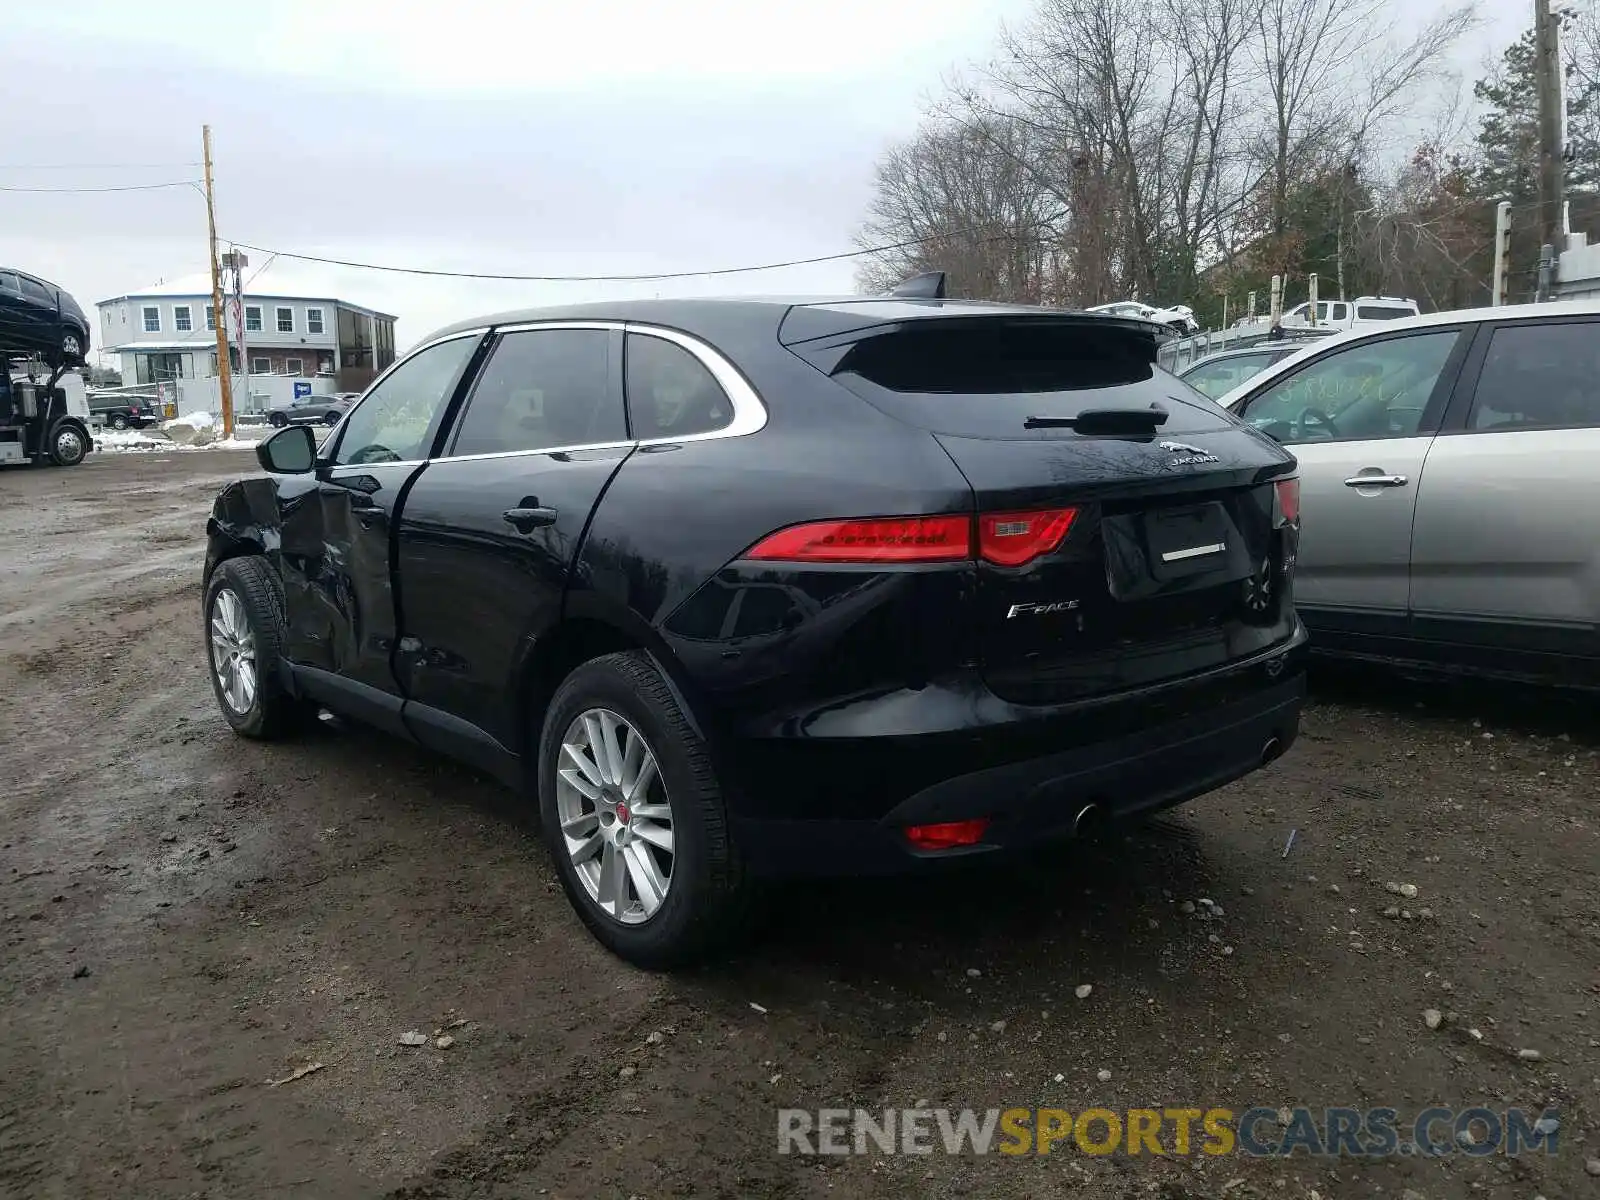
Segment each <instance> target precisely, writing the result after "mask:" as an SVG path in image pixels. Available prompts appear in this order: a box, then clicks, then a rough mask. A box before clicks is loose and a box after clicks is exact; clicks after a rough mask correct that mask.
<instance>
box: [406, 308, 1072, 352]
mask: <svg viewBox="0 0 1600 1200" xmlns="http://www.w3.org/2000/svg"><path fill="white" fill-rule="evenodd" d="M797 311H798V312H803V313H804V315H805V317H806V319H805V320H804V321H803V322H801V323H800V327H799V332H801V333H803V334H804V335H805V336H816V337H821V336H826V335H828V334H832V333H843V332H847V331H849V330H850V329H858V328H862V327H864V326H869V325H879V324H888V323H891V322H900V321H908V320H916V319H921V318H928V317H935V316H945V317H949V316H979V315H995V314H1000V315H1005V314H1011V315H1016V316H1070V315H1082V313H1083V312H1085V311H1086V310H1081V309H1080V310H1070V309H1060V308H1044V307H1040V306H1036V305H1026V304H1003V303H999V302H995V301H988V300H917V299H907V298H902V297H898V296H743V297H740V296H729V297H705V298H693V299H672V300H602V301H594V302H590V303H587V304H567V305H560V306H552V307H545V308H521V309H512V310H510V311H507V312H498V313H491V314H488V315H485V316H480V317H473V318H470V319H468V320H464V321H457V322H455V323H454V324H451V325H446V326H444V327H443V328H442V329H438V330H435V331H434V332H433V333H432V334H430V335H429V336H428V337H426V338H424V339H423V341H422V342H419V343H418V344H419V345H422V344H425V343H426V342H431V341H436V340H437V339H439V338H442V337H448V336H450V335H451V334H455V333H467V332H471V331H473V330H479V329H487V328H490V327H498V326H502V325H524V324H531V323H536V322H549V321H637V322H639V323H641V324H650V325H664V326H667V327H668V328H673V329H681V330H683V331H684V332H686V333H694V334H700V335H702V336H705V337H707V338H708V340H711V341H715V340H716V338H715V336H714V335H715V333H716V332H717V331H718V330H719V329H726V328H727V327H729V326H730V325H735V324H737V325H745V326H749V325H752V324H759V325H763V326H765V327H766V328H767V329H769V330H771V329H776V328H778V327H779V326H781V325H784V323H785V320H786V318H788V317H789V316H790V315H791V314H792V313H797ZM785 340H786V341H788V340H792V339H789V338H787V337H786V338H785Z"/></svg>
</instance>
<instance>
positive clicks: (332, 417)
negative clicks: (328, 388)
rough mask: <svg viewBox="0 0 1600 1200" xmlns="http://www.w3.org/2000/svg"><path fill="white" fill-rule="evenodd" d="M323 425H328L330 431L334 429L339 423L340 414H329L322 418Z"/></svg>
mask: <svg viewBox="0 0 1600 1200" xmlns="http://www.w3.org/2000/svg"><path fill="white" fill-rule="evenodd" d="M322 423H323V424H324V425H326V426H327V427H328V428H329V429H332V428H333V427H334V426H335V425H337V424H338V423H339V414H338V413H329V414H328V415H327V416H325V417H323V418H322Z"/></svg>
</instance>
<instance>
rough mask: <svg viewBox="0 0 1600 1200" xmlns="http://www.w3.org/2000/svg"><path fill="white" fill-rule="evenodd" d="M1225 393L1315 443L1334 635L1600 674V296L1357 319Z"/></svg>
mask: <svg viewBox="0 0 1600 1200" xmlns="http://www.w3.org/2000/svg"><path fill="white" fill-rule="evenodd" d="M1218 403H1220V404H1222V405H1223V406H1224V407H1225V408H1229V409H1231V410H1232V411H1234V412H1235V413H1236V414H1238V415H1239V416H1240V417H1242V418H1243V419H1244V420H1245V421H1246V422H1248V423H1249V424H1251V425H1253V426H1255V427H1256V428H1257V429H1260V430H1262V431H1263V432H1265V433H1267V434H1270V435H1271V436H1272V437H1275V438H1277V439H1278V440H1279V441H1281V442H1283V443H1285V444H1286V445H1287V446H1289V447H1290V448H1291V449H1292V450H1293V452H1294V454H1295V457H1296V458H1298V459H1299V460H1300V481H1301V482H1300V489H1301V506H1302V509H1303V510H1304V526H1303V529H1302V533H1301V539H1300V551H1299V559H1298V563H1297V569H1296V582H1295V595H1296V605H1297V607H1298V608H1299V610H1300V613H1301V616H1302V618H1303V619H1304V620H1305V623H1306V625H1307V626H1308V627H1309V628H1310V629H1311V631H1312V633H1313V635H1314V642H1315V644H1316V645H1318V646H1319V647H1320V648H1321V649H1322V650H1325V651H1332V652H1334V653H1343V654H1349V655H1356V656H1361V657H1374V658H1379V659H1383V660H1388V661H1395V662H1406V663H1411V664H1416V665H1423V666H1432V667H1442V668H1445V669H1449V670H1455V671H1466V672H1472V673H1481V674H1490V675H1501V676H1508V677H1516V678H1524V679H1533V680H1539V681H1545V682H1557V683H1566V684H1575V685H1581V686H1588V687H1600V529H1597V522H1600V515H1597V514H1600V302H1597V301H1571V302H1564V303H1555V304H1542V305H1521V306H1513V307H1507V308H1483V309H1471V310H1463V311H1458V312H1445V313H1434V314H1430V315H1428V316H1422V317H1414V318H1410V319H1407V320H1401V321H1394V322H1391V323H1389V324H1387V325H1386V326H1384V327H1382V328H1377V329H1366V330H1356V331H1354V332H1352V333H1348V334H1343V335H1340V336H1338V337H1335V338H1331V339H1329V340H1327V341H1322V342H1317V343H1315V344H1314V345H1311V346H1307V347H1305V348H1303V349H1301V350H1299V351H1297V352H1296V353H1294V354H1293V355H1291V356H1290V357H1288V358H1286V359H1284V360H1283V361H1281V362H1279V363H1276V364H1275V365H1273V366H1272V367H1270V368H1269V369H1268V370H1267V371H1265V372H1263V373H1262V374H1260V375H1257V376H1256V377H1254V378H1252V379H1250V380H1248V381H1246V382H1244V383H1242V384H1240V385H1239V386H1238V387H1236V388H1234V389H1233V390H1232V391H1230V392H1228V393H1226V394H1224V395H1223V396H1221V397H1219V400H1218Z"/></svg>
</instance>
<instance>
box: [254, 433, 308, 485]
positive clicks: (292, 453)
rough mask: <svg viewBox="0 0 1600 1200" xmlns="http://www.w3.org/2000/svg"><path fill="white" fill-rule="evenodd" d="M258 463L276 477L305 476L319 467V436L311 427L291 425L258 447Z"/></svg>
mask: <svg viewBox="0 0 1600 1200" xmlns="http://www.w3.org/2000/svg"><path fill="white" fill-rule="evenodd" d="M256 461H257V462H259V463H260V464H261V467H262V469H263V470H265V471H269V472H271V473H272V474H274V475H304V474H306V473H308V472H309V471H311V470H312V469H313V468H314V467H315V466H316V465H317V435H316V434H314V433H312V432H311V427H310V426H309V425H289V426H286V427H285V428H283V429H280V430H278V432H277V433H275V434H273V435H272V436H271V437H269V438H268V439H267V440H266V441H264V442H262V443H261V444H260V445H259V446H257V447H256Z"/></svg>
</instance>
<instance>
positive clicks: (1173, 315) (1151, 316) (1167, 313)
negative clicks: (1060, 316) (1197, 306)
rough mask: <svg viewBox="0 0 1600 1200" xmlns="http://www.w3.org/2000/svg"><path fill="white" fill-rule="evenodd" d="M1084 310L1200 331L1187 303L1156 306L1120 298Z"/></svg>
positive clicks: (1187, 330)
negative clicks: (1119, 299)
mask: <svg viewBox="0 0 1600 1200" xmlns="http://www.w3.org/2000/svg"><path fill="white" fill-rule="evenodd" d="M1084 311H1086V312H1092V313H1102V314H1104V315H1105V316H1108V317H1136V318H1138V319H1139V320H1141V321H1154V322H1155V323H1156V324H1157V325H1165V326H1167V328H1169V329H1172V330H1174V331H1176V332H1178V333H1182V334H1190V333H1199V332H1200V322H1199V321H1196V320H1195V319H1194V309H1192V308H1190V307H1189V306H1188V305H1187V304H1175V305H1173V306H1172V307H1171V308H1156V307H1155V306H1154V305H1150V304H1141V303H1139V301H1137V300H1121V301H1118V302H1117V303H1115V304H1099V305H1096V306H1095V307H1094V308H1090V309H1085V310H1084Z"/></svg>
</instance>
